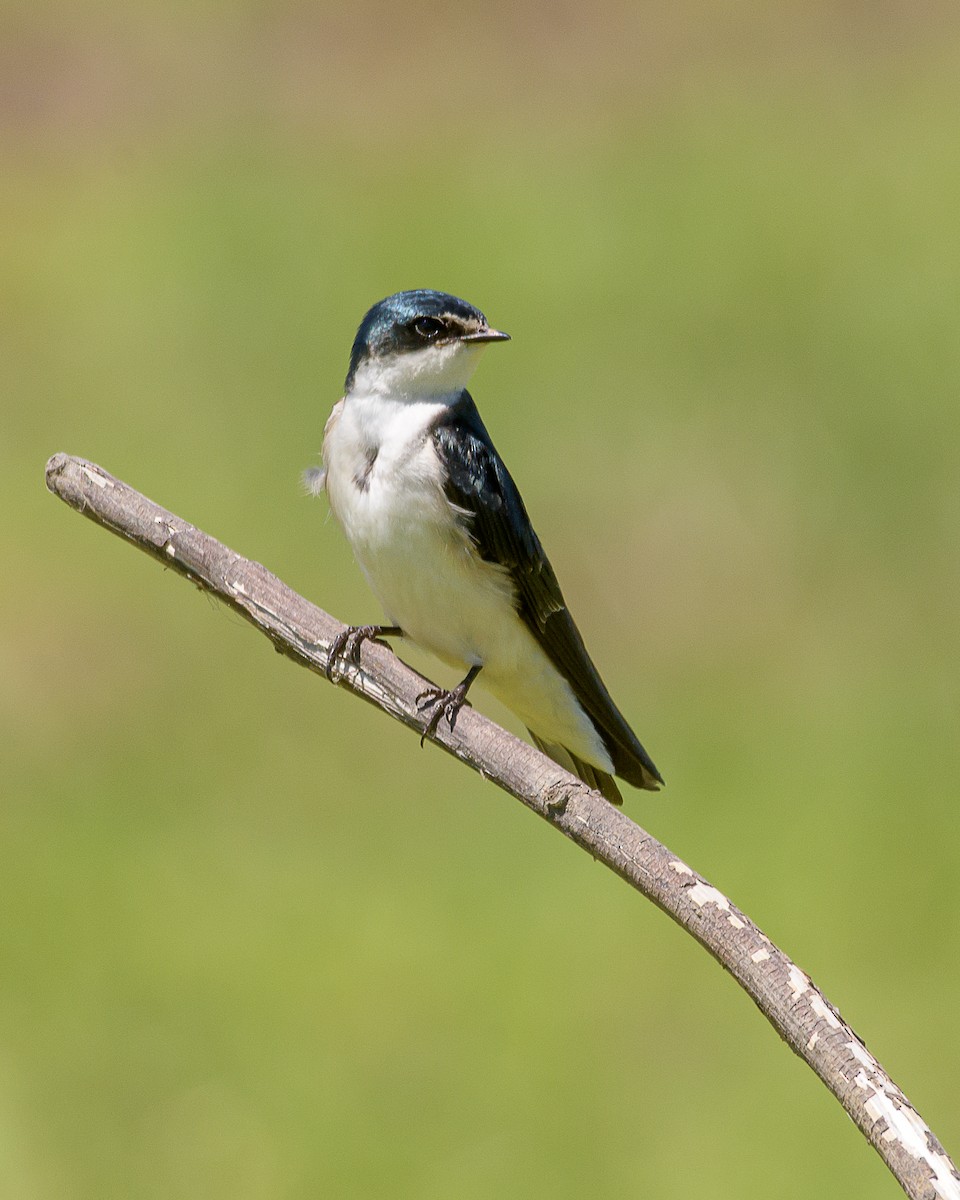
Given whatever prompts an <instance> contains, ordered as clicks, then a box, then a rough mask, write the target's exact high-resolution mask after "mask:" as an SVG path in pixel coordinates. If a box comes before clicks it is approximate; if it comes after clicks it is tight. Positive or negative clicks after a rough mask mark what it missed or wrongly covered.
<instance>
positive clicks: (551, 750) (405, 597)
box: [308, 288, 663, 804]
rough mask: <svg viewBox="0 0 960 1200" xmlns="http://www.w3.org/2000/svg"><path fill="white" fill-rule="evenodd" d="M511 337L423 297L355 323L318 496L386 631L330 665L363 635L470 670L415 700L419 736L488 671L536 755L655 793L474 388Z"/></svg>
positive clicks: (397, 299)
mask: <svg viewBox="0 0 960 1200" xmlns="http://www.w3.org/2000/svg"><path fill="white" fill-rule="evenodd" d="M509 340H510V335H509V334H506V333H502V332H501V331H500V330H497V329H493V328H492V327H491V326H490V325H489V323H488V322H487V319H486V317H485V316H484V315H483V313H482V312H481V311H480V310H479V309H478V308H475V307H474V306H473V305H472V304H468V303H467V302H466V301H465V300H461V299H458V298H457V297H456V296H452V295H450V294H448V293H446V292H442V291H434V290H432V289H426V288H420V289H415V290H411V291H402V292H397V293H395V294H394V295H392V296H388V297H387V298H386V299H384V300H381V301H380V302H379V303H377V304H375V305H373V307H372V308H371V309H370V310H369V311H368V312H367V314H366V315H365V316H364V318H363V320H362V321H361V323H360V326H359V328H358V330H357V334H356V337H355V338H354V341H353V347H352V350H351V354H350V365H349V370H348V372H347V377H346V382H345V387H344V395H343V398H342V399H341V400H340V401H339V402H338V403H337V404H336V405H334V408H333V411H332V412H331V414H330V417H329V419H328V420H327V422H326V426H325V428H324V436H323V449H322V452H321V457H322V462H323V467H322V469H319V470H318V469H316V468H315V469H314V471H313V472H312V474H313V481H312V484H310V486H311V487H312V490H314V491H318V490H321V489H325V491H326V494H327V498H328V502H329V506H330V509H331V511H332V512H333V515H334V517H335V518H336V520H337V522H338V523H339V524H340V526H341V527H342V528H343V531H344V533H345V534H346V537H347V540H348V542H349V544H350V546H351V548H352V550H353V554H354V557H355V559H356V561H357V563H358V564H359V566H360V569H361V571H362V572H363V574H364V576H365V577H366V580H367V583H368V584H369V586H370V589H371V591H372V592H373V594H374V596H375V597H376V599H377V600H378V601H379V603H380V605H381V607H382V609H383V611H384V613H385V614H386V617H387V623H385V624H381V625H360V626H351V627H349V628H347V629H345V630H344V631H343V632H342V633H341V634H340V635H339V636H338V637H337V638H336V639H334V641H333V643H332V644H331V646H330V648H329V654H328V664H329V665H328V668H327V670H328V674H332V672H333V670H334V665H335V663H337V662H343V661H345V660H349V659H352V660H353V661H354V662H359V651H360V646H361V644H362V642H363V641H365V640H367V639H379V638H383V637H402V638H405V639H409V640H410V641H411V642H413V643H415V644H416V645H418V646H420V647H422V648H424V649H426V650H428V651H430V652H431V653H432V654H433V655H435V656H436V657H437V658H439V659H440V660H441V661H443V662H445V663H447V664H449V665H451V666H453V667H456V668H457V669H458V670H461V671H466V675H465V676H464V678H463V680H462V682H461V683H459V684H458V685H457V686H456V687H455V688H452V689H450V690H443V689H440V688H429V689H428V690H427V691H426V692H423V693H421V695H420V696H419V697H418V698H417V700H418V709H419V710H420V711H422V712H425V711H426V710H430V718H429V720H428V721H427V723H426V726H425V728H424V733H423V737H427V736H431V735H432V734H434V733H435V732H436V730H437V729H438V727H439V723H440V721H441V720H442V719H444V718H446V720H447V722H448V724H449V726H450V728H451V729H452V728H453V727H454V724H455V721H456V717H457V713H458V712H459V711H460V708H461V707H462V706H463V704H464V703H466V698H467V693H468V691H469V689H470V687H471V685H472V684H473V682H474V680H475V679H476V678H477V677H478V676H480V677H481V678H482V681H483V683H484V685H485V686H486V688H487V689H488V690H489V691H490V692H491V693H492V694H493V695H494V696H495V697H497V699H499V700H500V701H501V702H502V703H503V704H504V705H506V707H507V708H508V709H510V710H511V711H512V712H513V713H515V714H516V715H517V716H518V717H519V719H520V720H521V721H522V722H523V724H524V725H525V726H526V728H527V731H528V733H529V734H530V737H531V738H532V740H533V742H534V744H535V745H536V746H537V747H538V748H539V749H540V750H541V751H543V752H544V753H545V754H546V755H548V756H549V757H550V758H552V759H553V760H554V761H555V762H556V763H558V764H559V765H560V766H562V767H564V768H565V769H566V770H568V771H571V772H572V773H573V774H575V775H577V776H578V777H579V778H580V779H581V780H583V782H584V783H586V784H587V785H588V786H589V787H591V788H595V789H597V790H598V791H600V792H601V793H602V794H603V795H604V796H605V797H606V798H607V799H608V800H609V801H611V802H612V803H615V804H620V803H622V797H621V795H620V791H619V789H618V787H617V785H616V783H615V781H614V776H615V775H616V776H619V777H620V778H621V779H623V780H625V781H626V782H628V783H630V784H632V785H634V786H635V787H638V788H642V789H646V790H648V791H658V790H659V787H660V785H661V784H662V783H663V778H662V777H661V775H660V772H659V771H658V770H657V768H656V767H655V766H654V764H653V762H652V760H651V758H650V756H649V755H648V754H647V752H646V750H645V749H644V748H643V746H642V745H641V744H640V741H639V740H638V738H637V736H636V734H634V732H633V730H632V729H631V728H630V726H629V725H628V723H627V721H626V719H625V718H624V716H623V715H622V713H621V712H620V710H619V709H618V708H617V706H616V705H615V704H614V702H613V700H612V699H611V697H610V693H609V692H608V691H607V688H606V686H605V684H604V683H603V680H602V679H601V678H600V674H599V672H598V670H597V668H596V667H595V666H594V663H593V660H592V659H591V658H590V656H589V654H588V653H587V650H586V647H585V646H584V643H583V638H582V637H581V636H580V632H579V630H578V629H577V626H576V624H575V623H574V620H573V617H572V616H571V615H570V611H569V609H568V608H567V604H566V601H565V600H564V597H563V593H562V592H561V590H560V585H559V583H558V582H557V577H556V574H555V572H554V570H553V567H552V566H551V565H550V561H549V559H548V558H547V556H546V554H545V553H544V550H543V547H542V545H541V544H540V539H539V538H538V537H537V535H536V533H535V532H534V529H533V526H532V524H531V522H530V518H529V516H528V515H527V510H526V508H525V506H524V503H523V500H522V499H521V497H520V493H519V491H518V490H517V486H516V484H515V483H514V481H513V478H512V477H511V475H510V473H509V471H508V470H507V468H506V466H505V464H504V462H503V459H502V458H501V457H500V455H499V454H498V452H497V450H496V448H495V446H494V444H493V441H492V440H491V437H490V435H489V433H488V432H487V429H486V426H485V425H484V423H483V421H482V420H481V418H480V414H479V412H478V410H477V406H476V404H475V403H474V401H473V398H472V397H471V395H470V393H469V392H468V391H467V383H468V382H469V380H470V379H471V377H472V375H473V373H474V370H475V369H476V367H477V364H478V361H479V359H480V357H481V355H482V353H483V351H484V350H485V349H486V348H487V347H488V346H490V345H495V344H498V343H503V342H507V341H509ZM309 474H311V473H310V472H308V475H309ZM423 737H422V738H421V743H422V742H423Z"/></svg>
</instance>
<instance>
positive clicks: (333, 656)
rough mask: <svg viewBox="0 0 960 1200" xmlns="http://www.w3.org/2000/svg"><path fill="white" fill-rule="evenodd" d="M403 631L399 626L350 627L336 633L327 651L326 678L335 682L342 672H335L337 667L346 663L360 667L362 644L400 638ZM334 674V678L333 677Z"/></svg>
mask: <svg viewBox="0 0 960 1200" xmlns="http://www.w3.org/2000/svg"><path fill="white" fill-rule="evenodd" d="M402 636H403V630H402V629H401V628H400V626H399V625H350V626H348V627H347V628H346V629H344V630H343V632H342V633H338V634H337V636H336V637H335V638H334V639H333V641H332V642H331V643H330V649H329V650H328V651H327V667H326V672H325V674H326V676H327V678H328V679H329V680H330V681H331V682H332V683H334V682H336V679H339V678H340V676H341V675H342V672H337V671H336V668H337V666H338V665H340V666H343V665H344V664H346V663H353V665H354V666H356V667H359V666H360V647H361V646H362V645H363V643H364V642H372V641H376V640H377V638H384V637H402ZM335 672H336V677H335Z"/></svg>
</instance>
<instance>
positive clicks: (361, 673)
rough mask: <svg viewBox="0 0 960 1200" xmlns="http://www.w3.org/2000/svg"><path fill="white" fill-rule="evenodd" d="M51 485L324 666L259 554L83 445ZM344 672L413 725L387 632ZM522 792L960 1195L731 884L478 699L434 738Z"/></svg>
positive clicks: (902, 1150)
mask: <svg viewBox="0 0 960 1200" xmlns="http://www.w3.org/2000/svg"><path fill="white" fill-rule="evenodd" d="M46 481H47V487H48V488H49V489H50V490H51V491H52V492H54V493H55V494H56V495H57V496H59V497H60V498H61V499H62V500H64V501H66V503H67V504H69V505H70V506H71V507H73V508H75V509H76V510H77V511H78V512H81V513H83V515H84V516H86V517H89V518H90V519H91V520H93V521H96V522H97V524H99V525H103V526H105V527H106V528H107V529H110V530H112V531H113V532H114V533H116V534H119V535H120V536H122V537H125V538H127V539H128V540H129V541H131V542H133V544H134V545H136V546H139V547H140V549H142V550H145V551H147V552H148V553H149V554H152V555H153V556H154V557H155V558H157V559H159V560H160V561H161V562H163V563H164V564H165V565H166V566H168V567H171V568H173V569H174V570H176V571H179V572H180V574H182V575H184V576H185V577H186V578H187V579H189V580H191V581H192V582H193V583H195V584H197V585H198V586H199V587H201V588H205V589H206V590H208V591H210V592H212V593H213V594H214V595H216V596H217V597H218V598H219V599H221V600H222V601H224V603H226V604H228V605H230V607H231V608H234V609H236V610H237V612H239V613H242V614H243V616H245V617H246V618H247V619H248V620H249V621H251V622H252V623H253V624H254V625H256V626H257V628H258V629H259V630H260V631H261V632H262V633H265V634H266V635H267V637H268V638H270V640H271V641H272V642H273V644H274V646H275V647H276V649H277V650H279V651H281V652H282V653H284V654H286V655H289V657H290V658H292V659H294V660H295V661H296V662H299V663H301V664H302V665H303V666H306V667H309V668H310V669H311V670H314V671H317V672H323V671H324V670H325V668H326V664H327V648H328V647H329V646H330V643H331V642H332V641H333V639H334V638H335V637H336V636H337V634H338V633H340V632H341V631H342V630H343V629H344V626H343V625H341V624H340V623H339V622H338V621H335V620H334V618H333V617H331V616H329V615H328V614H327V613H325V612H323V611H322V609H319V608H317V607H316V606H315V605H313V604H311V603H310V602H309V601H308V600H305V599H304V598H303V597H302V596H300V595H298V594H297V593H296V592H294V591H293V590H292V589H290V588H289V587H287V586H286V584H284V583H282V582H281V581H280V580H279V579H277V578H276V576H274V575H272V574H271V573H270V572H269V571H267V570H266V568H265V567H262V566H261V565H260V564H259V563H255V562H251V561H250V560H248V559H245V558H243V557H241V556H240V555H239V554H235V553H234V552H233V551H232V550H229V549H227V547H226V546H224V545H222V544H221V543H220V542H218V541H216V540H215V539H214V538H212V537H210V536H209V535H207V534H205V533H202V532H201V531H200V530H199V529H196V528H194V527H193V526H192V525H190V524H188V523H187V522H186V521H183V520H181V519H180V518H179V517H177V516H174V514H173V513H170V512H168V511H167V510H166V509H163V508H160V507H158V506H157V505H156V504H154V503H153V502H152V501H150V500H148V499H147V498H146V497H145V496H142V495H141V494H140V493H139V492H136V491H134V490H133V489H132V488H130V487H128V486H127V485H126V484H124V483H121V482H120V481H119V480H117V479H114V478H113V477H112V476H110V475H108V474H107V472H106V471H104V470H102V469H101V468H100V467H98V466H95V465H94V464H93V463H89V462H85V461H84V460H83V459H79V458H70V457H68V456H67V455H65V454H56V455H54V456H53V458H51V459H50V461H49V462H48V463H47V468H46ZM360 662H361V665H360V667H359V668H355V667H352V666H348V667H346V668H345V669H344V673H343V675H342V676H341V677H340V678H339V680H338V682H339V684H340V686H342V687H346V688H347V689H349V690H350V691H352V692H354V693H355V694H356V695H358V696H361V697H362V698H363V699H365V700H367V701H369V702H370V703H372V704H375V705H377V707H379V708H382V709H383V710H384V711H385V712H388V713H389V714H390V715H391V716H392V717H395V718H396V719H397V720H399V721H402V722H403V723H404V724H405V725H408V726H410V727H411V728H412V729H415V730H416V731H417V732H418V733H419V732H420V731H421V729H422V726H423V718H422V716H421V715H420V714H419V713H418V712H417V705H416V697H417V695H418V694H419V693H420V692H422V691H423V689H424V686H425V681H424V680H423V678H422V677H421V676H419V675H418V674H416V672H414V671H412V670H410V668H409V667H407V666H405V665H404V664H403V663H402V662H401V661H400V660H399V659H398V658H397V657H396V656H395V655H394V654H393V652H392V651H391V650H389V649H388V648H387V647H386V646H383V645H378V644H376V643H371V642H367V643H365V644H364V645H363V647H362V650H361V659H360ZM433 740H434V741H436V742H437V743H438V744H439V745H440V746H442V747H443V748H444V749H445V750H446V751H448V752H449V753H450V754H453V755H454V756H455V757H456V758H459V759H460V760H461V761H462V762H465V763H467V764H468V765H469V766H471V767H472V768H473V769H474V770H475V771H478V772H479V773H480V774H481V775H482V776H483V777H484V778H486V779H490V780H492V781H493V782H494V783H496V784H497V785H498V786H499V787H501V788H503V789H504V790H505V791H507V792H509V793H510V794H511V795H512V796H515V797H516V798H517V799H518V800H520V801H521V802H522V803H523V804H525V805H526V806H527V807H528V808H530V809H532V810H533V811H534V812H535V813H537V814H538V815H539V816H541V817H543V818H544V819H545V820H546V821H548V822H549V823H550V824H551V825H553V826H554V827H555V828H556V829H558V830H559V831H560V832H561V833H562V834H564V836H565V837H568V838H570V839H571V841H574V842H576V843H577V845H578V846H581V847H582V848H583V849H584V850H586V851H587V852H588V853H590V854H591V855H592V856H593V857H594V858H595V859H597V860H599V861H600V862H602V863H604V864H605V865H606V866H608V867H609V868H610V869H611V870H612V871H615V872H616V874H617V875H619V876H620V877H621V878H622V879H624V880H626V882H627V883H629V884H631V885H632V886H633V887H634V888H636V889H637V891H639V892H641V893H642V894H643V895H644V896H646V897H647V898H648V899H649V900H652V901H653V903H654V904H656V905H657V907H658V908H661V909H662V910H663V911H664V912H665V913H667V915H668V916H670V917H672V918H673V919H674V920H675V921H676V922H677V924H678V925H680V926H682V927H683V929H685V930H686V931H687V933H689V934H690V935H691V936H692V937H694V938H696V939H697V941H698V942H699V943H700V944H701V945H702V946H704V947H705V948H706V949H707V950H708V951H709V952H710V953H711V954H712V955H713V957H714V958H715V959H716V960H717V961H718V962H719V963H720V964H721V966H723V967H724V969H725V970H727V971H729V972H730V974H731V975H732V976H733V977H734V979H736V981H737V982H738V983H739V984H740V986H741V987H742V988H743V989H744V991H745V992H746V993H747V994H748V995H749V996H750V997H751V999H752V1000H753V1001H754V1002H755V1003H756V1004H757V1006H758V1008H759V1009H760V1011H761V1012H762V1013H763V1014H764V1016H765V1017H766V1018H767V1020H768V1021H769V1022H770V1024H771V1025H773V1027H774V1029H775V1030H776V1031H777V1033H778V1034H779V1035H780V1036H781V1038H783V1040H784V1041H785V1042H786V1043H787V1045H788V1046H789V1047H790V1048H791V1049H792V1050H793V1051H794V1052H795V1053H796V1054H797V1055H799V1056H800V1058H802V1059H803V1060H804V1061H805V1062H806V1063H807V1064H808V1065H809V1066H810V1067H811V1068H812V1069H813V1070H814V1071H815V1072H816V1074H817V1075H818V1076H819V1077H820V1079H821V1080H822V1081H823V1082H824V1083H825V1084H826V1086H827V1087H828V1088H829V1089H830V1091H831V1092H833V1094H834V1095H835V1096H836V1097H837V1099H838V1100H839V1101H840V1103H841V1104H842V1105H843V1107H844V1108H845V1109H846V1111H847V1113H848V1114H849V1115H850V1117H851V1118H852V1120H853V1121H854V1122H855V1123H856V1125H857V1126H858V1127H859V1129H860V1130H861V1132H862V1133H863V1134H864V1136H865V1137H866V1138H867V1140H868V1141H869V1142H870V1144H871V1145H872V1146H873V1147H874V1149H875V1150H876V1151H877V1153H878V1154H879V1155H880V1157H881V1158H882V1159H883V1160H884V1162H885V1163H886V1164H887V1166H888V1167H889V1168H890V1170H891V1171H892V1172H893V1175H894V1176H895V1178H896V1179H897V1181H898V1182H899V1183H900V1185H901V1187H902V1188H903V1190H904V1191H905V1192H906V1194H907V1195H908V1196H910V1197H913V1198H914V1200H937V1198H939V1200H960V1173H958V1172H957V1169H956V1167H954V1165H953V1163H952V1162H951V1160H950V1158H949V1157H948V1156H947V1154H946V1152H945V1151H944V1149H943V1148H942V1146H941V1145H940V1143H939V1142H938V1141H937V1139H936V1138H935V1137H934V1136H933V1134H932V1133H931V1131H930V1129H929V1128H928V1126H927V1125H926V1124H925V1123H924V1121H923V1120H922V1119H921V1117H920V1116H919V1114H918V1113H917V1112H916V1110H915V1109H914V1108H913V1106H912V1105H911V1104H910V1102H909V1100H907V1098H906V1096H904V1094H903V1092H901V1091H900V1089H899V1088H898V1087H897V1086H896V1085H895V1084H894V1083H893V1082H892V1081H891V1080H890V1078H889V1076H888V1075H887V1074H886V1073H885V1072H884V1070H883V1069H882V1067H881V1066H880V1064H879V1063H878V1062H877V1060H876V1059H875V1058H874V1057H873V1055H872V1054H870V1052H869V1051H868V1050H867V1049H866V1047H865V1046H864V1044H863V1043H862V1042H861V1041H860V1039H859V1038H858V1037H857V1035H856V1034H855V1033H854V1032H853V1030H852V1029H851V1028H850V1026H849V1025H847V1024H846V1023H845V1022H844V1021H843V1019H842V1018H841V1016H840V1014H839V1013H838V1012H837V1010H836V1009H835V1008H834V1006H833V1005H832V1004H831V1003H830V1002H829V1000H827V999H826V997H825V996H824V995H823V993H822V992H821V991H820V990H819V988H817V987H816V985H815V984H814V983H813V981H812V980H811V979H810V977H809V976H808V975H806V974H804V972H803V971H801V970H800V969H799V967H797V966H795V965H794V963H792V962H791V961H790V959H789V958H787V956H786V955H785V954H784V953H783V952H782V951H781V950H779V949H778V948H777V947H776V946H775V945H773V943H772V942H771V941H770V940H769V939H768V938H767V937H766V936H765V935H764V934H763V933H761V932H760V930H759V929H758V928H757V927H756V925H754V923H753V922H752V921H751V920H750V919H749V917H747V916H745V914H744V913H742V912H741V911H740V910H739V909H738V908H736V907H735V906H734V905H733V904H732V903H731V902H730V901H729V900H728V899H727V897H726V896H724V895H723V894H722V893H721V892H719V891H718V890H717V889H716V888H715V887H713V886H711V885H710V884H709V883H707V881H706V880H705V879H703V878H701V876H700V875H698V874H697V873H696V872H695V871H694V870H692V868H690V867H689V866H687V864H686V863H684V862H682V861H681V860H680V859H679V858H677V856H676V855H674V854H672V853H671V852H670V850H668V849H667V847H666V846H663V845H661V844H660V843H659V842H658V841H656V839H654V838H652V837H651V836H650V835H649V834H648V833H646V832H645V831H644V830H643V829H641V828H640V827H639V826H638V825H636V824H634V822H633V821H631V820H630V819H629V818H628V817H626V816H625V815H624V814H623V813H622V812H621V811H620V810H619V809H616V808H614V807H613V806H611V805H610V804H608V803H607V801H606V800H604V799H603V797H602V796H600V794H599V793H598V792H594V791H591V790H590V789H589V788H588V787H587V786H586V785H585V784H583V783H581V781H580V780H578V779H576V778H575V777H574V776H572V775H568V774H567V773H566V772H565V771H563V770H562V769H561V768H560V767H558V766H557V765H556V764H555V763H553V762H551V761H550V760H549V759H548V758H546V757H544V756H543V755H542V754H540V753H539V751H537V750H535V749H534V748H533V747H532V746H529V745H527V744H526V742H522V741H520V740H519V739H518V738H515V737H513V736H512V735H511V734H509V733H507V732H506V731H505V730H503V729H501V728H500V727H499V726H497V725H495V724H494V723H493V722H492V721H490V720H488V719H487V718H486V717H484V716H482V715H481V714H480V713H478V712H476V710H474V709H472V708H465V709H464V710H463V711H462V712H461V713H460V716H459V717H458V719H457V722H456V726H455V728H454V729H453V730H449V729H448V728H447V726H446V723H445V722H441V724H440V727H439V728H438V730H437V733H436V736H435V737H434V739H433Z"/></svg>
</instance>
